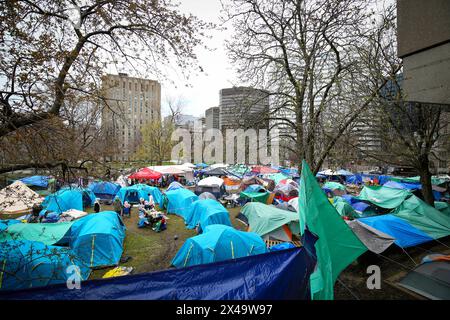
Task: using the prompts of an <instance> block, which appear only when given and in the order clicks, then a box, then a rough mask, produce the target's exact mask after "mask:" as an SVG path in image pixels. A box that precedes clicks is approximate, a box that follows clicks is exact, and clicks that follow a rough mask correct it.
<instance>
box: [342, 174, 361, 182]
mask: <svg viewBox="0 0 450 320" xmlns="http://www.w3.org/2000/svg"><path fill="white" fill-rule="evenodd" d="M346 182H347V183H350V184H362V182H363V180H362V176H361V175H360V174H355V175H353V176H349V177H347V178H346Z"/></svg>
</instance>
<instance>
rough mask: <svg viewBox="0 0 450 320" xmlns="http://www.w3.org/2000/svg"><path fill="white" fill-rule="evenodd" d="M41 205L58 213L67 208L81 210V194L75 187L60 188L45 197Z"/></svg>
mask: <svg viewBox="0 0 450 320" xmlns="http://www.w3.org/2000/svg"><path fill="white" fill-rule="evenodd" d="M42 206H43V207H44V209H45V210H47V211H51V212H56V213H58V214H59V213H62V212H64V211H67V210H69V209H76V210H80V211H83V194H82V193H81V192H79V191H77V190H75V189H61V190H59V191H57V192H55V193H52V194H50V195H48V196H47V197H45V200H44V202H43V203H42Z"/></svg>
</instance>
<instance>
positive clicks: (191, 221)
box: [185, 199, 231, 233]
mask: <svg viewBox="0 0 450 320" xmlns="http://www.w3.org/2000/svg"><path fill="white" fill-rule="evenodd" d="M185 222H186V225H187V228H188V229H194V228H195V227H196V226H197V225H199V226H200V228H199V231H200V232H199V233H201V231H202V230H205V228H206V226H208V225H211V224H223V225H226V226H230V227H231V221H230V215H229V213H228V210H227V209H225V207H224V206H223V205H222V204H221V203H220V202H218V201H216V200H213V199H205V200H198V201H195V202H194V203H193V204H192V205H191V208H190V210H189V213H188V214H186V217H185Z"/></svg>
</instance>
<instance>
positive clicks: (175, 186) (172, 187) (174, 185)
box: [166, 181, 184, 191]
mask: <svg viewBox="0 0 450 320" xmlns="http://www.w3.org/2000/svg"><path fill="white" fill-rule="evenodd" d="M182 188H184V187H183V185H182V184H181V183H179V182H177V181H173V182H172V183H170V184H169V186H168V187H167V189H166V191H172V190H176V189H182Z"/></svg>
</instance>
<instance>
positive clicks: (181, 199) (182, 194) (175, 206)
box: [166, 188, 198, 218]
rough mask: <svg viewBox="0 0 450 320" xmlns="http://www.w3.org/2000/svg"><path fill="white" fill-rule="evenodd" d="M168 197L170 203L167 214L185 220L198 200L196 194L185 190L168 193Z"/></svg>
mask: <svg viewBox="0 0 450 320" xmlns="http://www.w3.org/2000/svg"><path fill="white" fill-rule="evenodd" d="M166 197H167V202H168V204H167V212H168V213H175V214H177V215H179V216H181V217H183V218H185V217H186V214H188V212H189V210H190V206H191V205H192V203H193V202H194V201H197V200H198V196H197V195H196V194H195V193H193V192H192V191H190V190H187V189H184V188H181V189H176V190H171V191H167V192H166Z"/></svg>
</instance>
